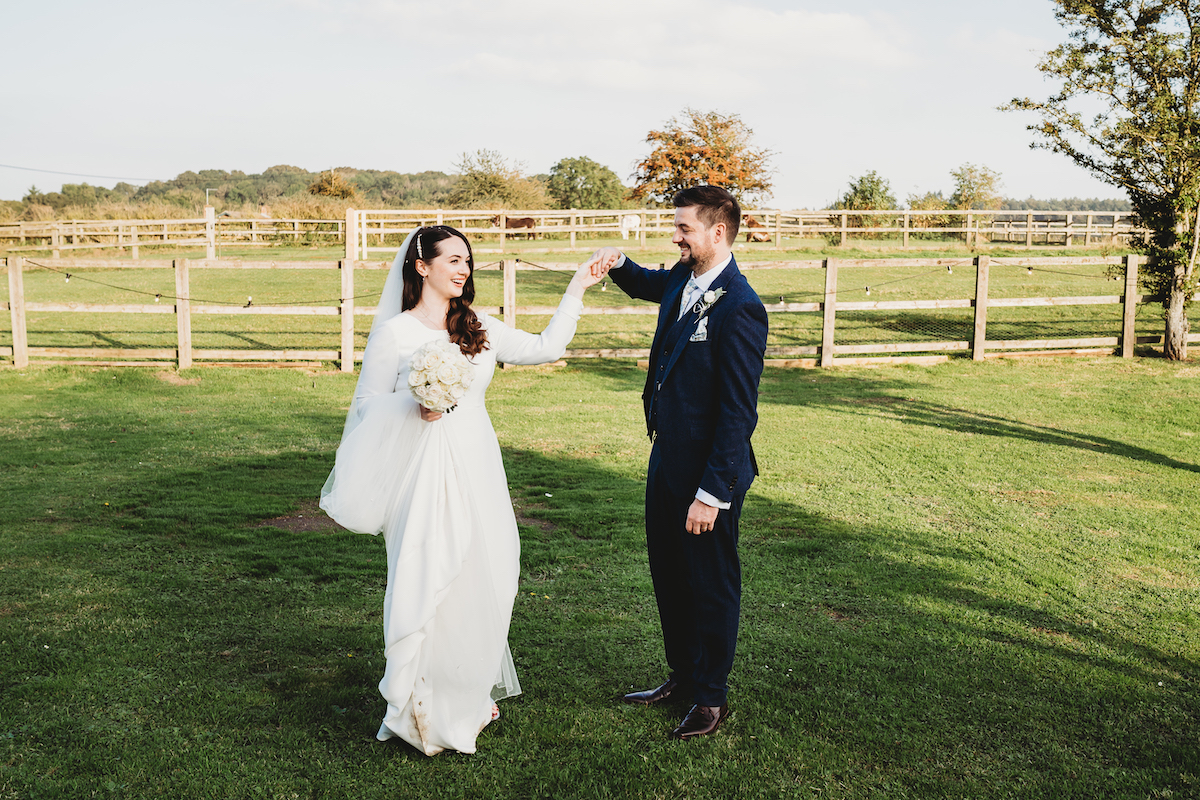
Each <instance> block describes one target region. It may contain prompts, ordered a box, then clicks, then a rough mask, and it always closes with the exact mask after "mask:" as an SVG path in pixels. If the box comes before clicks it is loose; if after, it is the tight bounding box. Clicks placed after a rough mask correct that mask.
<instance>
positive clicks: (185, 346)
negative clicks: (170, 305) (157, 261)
mask: <svg viewBox="0 0 1200 800" xmlns="http://www.w3.org/2000/svg"><path fill="white" fill-rule="evenodd" d="M171 264H172V266H173V267H174V268H175V329H176V330H177V331H178V332H179V353H178V356H179V368H180V369H190V368H191V366H192V300H191V289H190V288H189V280H188V261H187V259H186V258H177V259H175V260H174V261H172V262H171Z"/></svg>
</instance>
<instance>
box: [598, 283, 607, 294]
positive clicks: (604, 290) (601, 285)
mask: <svg viewBox="0 0 1200 800" xmlns="http://www.w3.org/2000/svg"><path fill="white" fill-rule="evenodd" d="M600 291H602V292H607V291H608V281H601V282H600Z"/></svg>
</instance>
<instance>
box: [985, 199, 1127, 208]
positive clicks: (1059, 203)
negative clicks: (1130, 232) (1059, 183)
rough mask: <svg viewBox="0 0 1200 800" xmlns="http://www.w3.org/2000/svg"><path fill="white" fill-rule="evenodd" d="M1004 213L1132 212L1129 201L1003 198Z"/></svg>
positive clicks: (1001, 206)
mask: <svg viewBox="0 0 1200 800" xmlns="http://www.w3.org/2000/svg"><path fill="white" fill-rule="evenodd" d="M1000 208H1001V209H1003V210H1005V211H1132V210H1133V206H1131V205H1130V204H1129V200H1111V199H1110V200H1101V199H1100V198H1098V197H1064V198H1063V199H1062V200H1036V199H1034V198H1032V197H1030V198H1029V199H1027V200H1013V199H1012V198H1011V197H1009V198H1005V200H1004V202H1003V203H1001V205H1000Z"/></svg>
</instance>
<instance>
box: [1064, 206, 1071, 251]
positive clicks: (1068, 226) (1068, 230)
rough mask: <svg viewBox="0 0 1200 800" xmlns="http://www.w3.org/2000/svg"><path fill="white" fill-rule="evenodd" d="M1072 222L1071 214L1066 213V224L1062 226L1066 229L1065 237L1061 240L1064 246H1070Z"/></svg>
mask: <svg viewBox="0 0 1200 800" xmlns="http://www.w3.org/2000/svg"><path fill="white" fill-rule="evenodd" d="M1072 222H1073V220H1072V219H1071V215H1070V214H1067V223H1066V225H1065V226H1064V227H1065V228H1066V229H1067V234H1066V237H1065V238H1064V240H1063V246H1064V247H1070V246H1071V239H1072V238H1073V237H1072V236H1071V224H1072Z"/></svg>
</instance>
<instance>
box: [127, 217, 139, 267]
mask: <svg viewBox="0 0 1200 800" xmlns="http://www.w3.org/2000/svg"><path fill="white" fill-rule="evenodd" d="M129 251H130V252H131V253H132V254H133V258H134V260H135V261H136V260H137V257H138V230H137V223H134V224H133V225H130V226H129Z"/></svg>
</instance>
